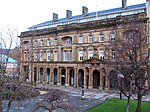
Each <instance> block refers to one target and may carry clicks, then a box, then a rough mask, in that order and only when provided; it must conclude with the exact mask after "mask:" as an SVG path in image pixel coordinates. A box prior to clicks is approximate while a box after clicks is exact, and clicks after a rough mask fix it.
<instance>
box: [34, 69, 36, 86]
mask: <svg viewBox="0 0 150 112" xmlns="http://www.w3.org/2000/svg"><path fill="white" fill-rule="evenodd" d="M36 80H37V68H36V67H35V68H34V83H36Z"/></svg>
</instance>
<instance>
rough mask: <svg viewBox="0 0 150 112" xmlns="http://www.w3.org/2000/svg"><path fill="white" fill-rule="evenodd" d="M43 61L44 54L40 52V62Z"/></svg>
mask: <svg viewBox="0 0 150 112" xmlns="http://www.w3.org/2000/svg"><path fill="white" fill-rule="evenodd" d="M43 60H44V53H43V52H40V61H43Z"/></svg>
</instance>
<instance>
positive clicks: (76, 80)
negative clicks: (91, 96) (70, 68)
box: [76, 68, 79, 87]
mask: <svg viewBox="0 0 150 112" xmlns="http://www.w3.org/2000/svg"><path fill="white" fill-rule="evenodd" d="M78 76H79V74H78V68H77V69H76V82H77V83H76V84H77V87H78V86H79V85H78Z"/></svg>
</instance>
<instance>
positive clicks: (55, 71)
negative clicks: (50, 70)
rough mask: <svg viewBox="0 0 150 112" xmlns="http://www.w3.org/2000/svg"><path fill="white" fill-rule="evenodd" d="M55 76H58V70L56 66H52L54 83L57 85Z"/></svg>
mask: <svg viewBox="0 0 150 112" xmlns="http://www.w3.org/2000/svg"><path fill="white" fill-rule="evenodd" d="M57 77H58V70H57V68H54V85H57V81H58V80H57Z"/></svg>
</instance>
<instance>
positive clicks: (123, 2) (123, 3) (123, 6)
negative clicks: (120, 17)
mask: <svg viewBox="0 0 150 112" xmlns="http://www.w3.org/2000/svg"><path fill="white" fill-rule="evenodd" d="M126 7H127V0H122V8H126Z"/></svg>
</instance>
